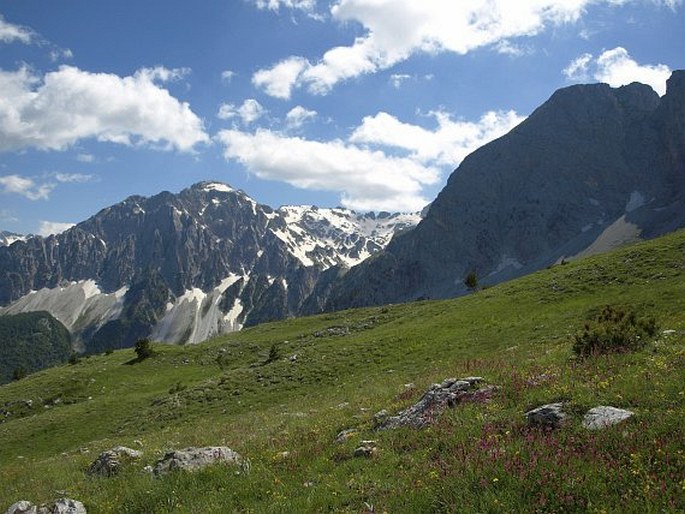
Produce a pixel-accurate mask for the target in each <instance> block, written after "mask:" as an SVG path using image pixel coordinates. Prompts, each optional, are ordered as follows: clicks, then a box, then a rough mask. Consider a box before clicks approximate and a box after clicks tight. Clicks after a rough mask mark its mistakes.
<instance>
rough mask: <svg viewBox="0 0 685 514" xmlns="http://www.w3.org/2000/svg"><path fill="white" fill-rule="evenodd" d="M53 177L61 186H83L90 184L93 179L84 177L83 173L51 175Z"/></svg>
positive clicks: (89, 176)
mask: <svg viewBox="0 0 685 514" xmlns="http://www.w3.org/2000/svg"><path fill="white" fill-rule="evenodd" d="M52 176H53V177H55V180H57V182H61V183H63V184H85V183H87V182H92V181H93V180H94V179H95V176H94V175H86V174H83V173H60V172H58V173H53V174H52Z"/></svg>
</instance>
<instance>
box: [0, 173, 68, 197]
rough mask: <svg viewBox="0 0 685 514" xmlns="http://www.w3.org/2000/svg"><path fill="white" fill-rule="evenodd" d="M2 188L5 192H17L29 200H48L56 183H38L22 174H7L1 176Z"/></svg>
mask: <svg viewBox="0 0 685 514" xmlns="http://www.w3.org/2000/svg"><path fill="white" fill-rule="evenodd" d="M0 188H2V189H1V190H2V192H3V193H6V194H17V195H20V196H23V197H24V198H28V199H29V200H47V199H48V198H49V197H50V193H51V192H52V190H53V189H55V184H49V183H45V184H38V183H36V182H35V181H34V180H33V179H30V178H26V177H22V176H20V175H5V176H3V177H0Z"/></svg>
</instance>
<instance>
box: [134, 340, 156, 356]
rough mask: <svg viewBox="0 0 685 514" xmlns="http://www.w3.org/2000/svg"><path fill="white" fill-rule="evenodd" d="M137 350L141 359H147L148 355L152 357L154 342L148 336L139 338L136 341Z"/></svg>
mask: <svg viewBox="0 0 685 514" xmlns="http://www.w3.org/2000/svg"><path fill="white" fill-rule="evenodd" d="M135 352H136V355H137V356H138V360H139V361H142V360H145V359H147V358H148V357H152V355H153V354H154V352H153V351H152V343H151V342H150V340H149V339H147V338H146V339H138V341H136V346H135Z"/></svg>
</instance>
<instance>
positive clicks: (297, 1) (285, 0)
mask: <svg viewBox="0 0 685 514" xmlns="http://www.w3.org/2000/svg"><path fill="white" fill-rule="evenodd" d="M253 1H254V3H255V4H256V5H257V7H258V8H259V9H269V10H271V11H278V10H279V9H280V8H281V7H285V8H288V9H299V10H301V11H311V10H312V9H314V7H315V6H316V0H253Z"/></svg>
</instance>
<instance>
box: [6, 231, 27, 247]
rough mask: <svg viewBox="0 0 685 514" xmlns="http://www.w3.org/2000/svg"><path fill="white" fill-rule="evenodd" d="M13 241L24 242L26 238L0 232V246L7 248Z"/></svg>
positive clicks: (12, 233)
mask: <svg viewBox="0 0 685 514" xmlns="http://www.w3.org/2000/svg"><path fill="white" fill-rule="evenodd" d="M15 241H26V236H22V235H21V234H15V233H14V232H8V231H6V230H2V231H0V246H9V245H11V244H12V243H14V242H15Z"/></svg>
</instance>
